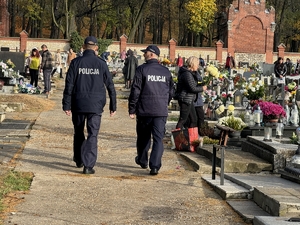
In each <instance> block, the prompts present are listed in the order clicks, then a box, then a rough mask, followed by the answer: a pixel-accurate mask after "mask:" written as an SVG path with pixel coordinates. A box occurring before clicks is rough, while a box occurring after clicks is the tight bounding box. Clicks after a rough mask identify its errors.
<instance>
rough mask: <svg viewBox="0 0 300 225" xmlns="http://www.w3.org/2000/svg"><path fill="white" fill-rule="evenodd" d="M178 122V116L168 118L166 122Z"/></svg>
mask: <svg viewBox="0 0 300 225" xmlns="http://www.w3.org/2000/svg"><path fill="white" fill-rule="evenodd" d="M178 120H179V116H170V115H169V116H168V121H178Z"/></svg>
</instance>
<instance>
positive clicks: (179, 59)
mask: <svg viewBox="0 0 300 225" xmlns="http://www.w3.org/2000/svg"><path fill="white" fill-rule="evenodd" d="M176 65H177V66H178V67H182V66H183V58H182V57H181V55H180V54H178V59H177V62H176Z"/></svg>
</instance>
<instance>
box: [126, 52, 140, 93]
mask: <svg viewBox="0 0 300 225" xmlns="http://www.w3.org/2000/svg"><path fill="white" fill-rule="evenodd" d="M137 66H138V60H137V58H136V57H135V56H134V55H133V51H132V50H131V49H129V50H128V51H127V58H126V59H125V62H124V68H123V74H124V79H125V88H128V89H129V88H130V87H131V84H132V80H133V77H134V75H135V70H136V68H137Z"/></svg>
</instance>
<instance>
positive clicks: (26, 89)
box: [19, 83, 42, 94]
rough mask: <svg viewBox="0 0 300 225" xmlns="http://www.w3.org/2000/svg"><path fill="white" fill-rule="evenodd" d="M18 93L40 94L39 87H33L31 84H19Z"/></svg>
mask: <svg viewBox="0 0 300 225" xmlns="http://www.w3.org/2000/svg"><path fill="white" fill-rule="evenodd" d="M19 93H27V94H41V93H42V88H41V87H39V86H38V87H34V86H32V85H31V84H27V83H21V84H19Z"/></svg>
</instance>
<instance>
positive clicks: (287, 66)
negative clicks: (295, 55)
mask: <svg viewBox="0 0 300 225" xmlns="http://www.w3.org/2000/svg"><path fill="white" fill-rule="evenodd" d="M274 73H275V75H276V77H278V78H283V77H285V76H289V75H292V74H300V59H298V60H297V62H296V63H295V64H294V63H293V62H292V61H291V60H290V59H289V58H286V61H285V62H284V59H283V57H278V59H277V60H276V61H275V62H274Z"/></svg>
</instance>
